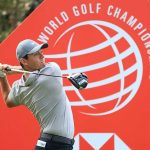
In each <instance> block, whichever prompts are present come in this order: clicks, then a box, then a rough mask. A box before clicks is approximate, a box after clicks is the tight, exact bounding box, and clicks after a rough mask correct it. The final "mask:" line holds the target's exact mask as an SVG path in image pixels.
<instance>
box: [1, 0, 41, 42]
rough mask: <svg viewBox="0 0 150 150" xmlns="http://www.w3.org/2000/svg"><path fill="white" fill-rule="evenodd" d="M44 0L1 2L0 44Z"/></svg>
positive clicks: (3, 0) (10, 0)
mask: <svg viewBox="0 0 150 150" xmlns="http://www.w3.org/2000/svg"><path fill="white" fill-rule="evenodd" d="M42 1H43V0H0V42H2V41H3V40H4V39H5V38H6V37H7V36H8V35H9V34H10V32H11V31H12V30H14V29H15V28H16V27H17V26H18V24H19V23H20V22H22V21H23V20H24V19H25V18H26V17H27V16H28V15H29V14H30V13H31V12H32V11H33V10H34V9H35V8H36V7H37V6H38V5H39V4H40V3H41V2H42Z"/></svg>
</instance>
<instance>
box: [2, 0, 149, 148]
mask: <svg viewBox="0 0 150 150" xmlns="http://www.w3.org/2000/svg"><path fill="white" fill-rule="evenodd" d="M149 14H150V2H149V1H148V0H139V1H136V2H134V1H129V0H126V1H117V0H113V1H104V0H102V1H100V0H93V1H90V0H86V1H85V2H82V1H75V0H69V1H66V0H63V1H58V0H55V1H50V0H45V1H44V2H43V3H42V4H41V5H40V6H39V7H38V8H37V9H36V10H35V11H34V12H33V13H32V14H31V15H30V16H29V17H28V18H27V19H25V20H24V21H23V23H21V25H20V26H19V27H18V28H17V29H16V30H14V32H12V34H10V36H9V37H8V38H7V39H6V40H4V42H3V43H2V44H1V45H0V62H2V63H6V64H11V65H18V64H19V63H18V61H17V59H16V46H17V44H18V43H19V42H20V41H21V40H24V39H27V38H29V39H33V40H35V41H37V42H38V43H44V42H48V44H49V48H48V49H46V50H45V51H44V54H45V58H46V61H47V62H49V61H55V62H57V63H58V64H59V65H60V67H61V69H62V73H63V75H70V74H72V73H77V72H85V73H86V74H87V75H88V77H89V84H88V87H87V88H86V89H85V90H82V91H78V90H76V89H75V88H74V87H73V86H71V84H70V83H69V82H67V81H66V80H64V88H65V91H66V93H67V95H68V98H69V100H70V103H71V105H72V110H73V114H74V120H75V140H76V142H75V145H74V149H75V150H78V149H80V150H92V149H96V150H98V149H100V150H130V149H132V150H149V149H150V142H149V139H150V134H149V133H150V128H149V127H150V119H149V115H150V102H149V97H150V94H149V93H148V86H149V85H150V80H149V79H150V33H149V29H150V23H149ZM19 77H20V75H18V76H16V75H11V76H9V81H10V83H12V82H13V81H14V80H16V79H18V78H19ZM0 99H1V100H0V133H1V134H0V143H1V149H5V150H10V149H11V150H32V149H34V145H35V143H36V140H37V138H38V137H39V133H40V127H39V125H38V123H37V121H36V120H35V119H34V117H33V116H32V115H31V113H30V112H29V111H28V109H26V108H24V107H23V106H20V107H18V108H14V109H8V108H7V107H6V105H5V104H4V101H3V100H2V97H0Z"/></svg>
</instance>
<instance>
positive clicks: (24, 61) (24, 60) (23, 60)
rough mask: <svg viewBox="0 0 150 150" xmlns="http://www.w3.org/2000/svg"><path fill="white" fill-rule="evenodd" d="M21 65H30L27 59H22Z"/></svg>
mask: <svg viewBox="0 0 150 150" xmlns="http://www.w3.org/2000/svg"><path fill="white" fill-rule="evenodd" d="M19 61H20V63H22V64H23V65H27V64H28V63H27V60H26V59H24V58H20V60H19Z"/></svg>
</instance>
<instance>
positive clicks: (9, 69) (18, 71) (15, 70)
mask: <svg viewBox="0 0 150 150" xmlns="http://www.w3.org/2000/svg"><path fill="white" fill-rule="evenodd" d="M6 70H7V71H13V72H17V73H28V74H36V75H43V76H51V77H60V78H68V77H69V76H57V75H49V74H44V73H36V72H31V71H26V70H19V69H11V68H6Z"/></svg>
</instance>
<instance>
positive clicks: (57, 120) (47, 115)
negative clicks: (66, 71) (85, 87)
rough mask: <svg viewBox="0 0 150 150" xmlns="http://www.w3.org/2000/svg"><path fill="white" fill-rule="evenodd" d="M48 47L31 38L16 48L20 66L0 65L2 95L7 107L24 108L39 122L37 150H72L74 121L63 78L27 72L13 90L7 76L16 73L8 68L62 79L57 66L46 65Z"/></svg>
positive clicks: (52, 63)
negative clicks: (20, 106)
mask: <svg viewBox="0 0 150 150" xmlns="http://www.w3.org/2000/svg"><path fill="white" fill-rule="evenodd" d="M47 47H48V44H47V43H45V44H41V45H40V44H38V43H37V42H35V41H33V40H31V39H25V40H23V41H21V42H20V43H19V44H18V46H17V48H16V56H17V59H18V61H19V63H20V66H9V65H5V64H3V65H2V64H1V65H0V84H1V92H2V95H3V99H4V100H5V103H6V104H7V106H8V107H15V106H19V105H25V106H26V107H28V108H29V109H30V110H31V111H32V113H33V115H34V116H35V118H36V119H37V120H38V122H39V124H40V126H41V134H40V137H39V139H38V141H37V144H36V146H35V150H72V149H73V144H74V139H73V136H74V121H73V115H72V110H71V106H70V103H69V100H68V98H67V96H66V93H65V91H64V89H63V82H62V78H55V77H49V76H42V75H38V74H27V73H24V74H23V75H22V77H21V78H20V79H19V80H17V81H15V82H14V83H13V85H12V88H11V87H10V85H9V82H8V80H7V77H6V75H8V74H13V73H15V72H13V71H11V72H9V71H6V68H8V67H10V68H14V69H20V70H27V71H31V72H36V73H42V74H43V73H44V74H50V75H59V76H61V70H60V67H59V66H58V64H56V63H54V62H50V63H47V64H46V63H45V60H44V55H43V52H42V50H43V49H44V48H47Z"/></svg>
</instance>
